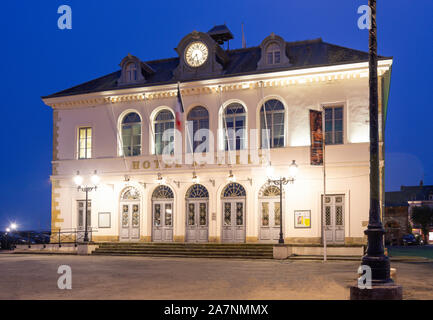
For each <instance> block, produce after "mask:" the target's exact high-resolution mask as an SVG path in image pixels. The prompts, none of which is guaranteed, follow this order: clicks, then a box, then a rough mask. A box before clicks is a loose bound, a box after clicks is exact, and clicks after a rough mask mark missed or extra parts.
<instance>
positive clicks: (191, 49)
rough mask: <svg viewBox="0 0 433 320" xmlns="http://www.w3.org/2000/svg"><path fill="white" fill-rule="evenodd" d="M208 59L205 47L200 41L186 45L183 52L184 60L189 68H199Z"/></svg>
mask: <svg viewBox="0 0 433 320" xmlns="http://www.w3.org/2000/svg"><path fill="white" fill-rule="evenodd" d="M207 57H208V49H207V46H206V45H205V44H204V43H203V42H200V41H196V42H193V43H191V44H189V45H188V47H187V48H186V50H185V60H186V63H187V64H188V65H189V66H190V67H200V66H201V65H203V64H204V63H205V62H206V60H207Z"/></svg>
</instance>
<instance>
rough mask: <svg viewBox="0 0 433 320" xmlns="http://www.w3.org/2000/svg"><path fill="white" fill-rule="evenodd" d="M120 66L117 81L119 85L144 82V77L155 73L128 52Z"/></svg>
mask: <svg viewBox="0 0 433 320" xmlns="http://www.w3.org/2000/svg"><path fill="white" fill-rule="evenodd" d="M120 67H121V68H122V71H121V74H120V78H119V80H118V82H117V83H118V85H119V86H123V85H130V84H135V83H144V82H146V77H150V76H152V75H153V74H154V73H155V70H153V69H152V68H151V67H150V66H149V65H148V64H146V63H145V62H143V61H140V59H138V58H137V57H134V56H132V55H130V54H128V55H127V56H126V57H125V58H123V60H122V61H121V62H120Z"/></svg>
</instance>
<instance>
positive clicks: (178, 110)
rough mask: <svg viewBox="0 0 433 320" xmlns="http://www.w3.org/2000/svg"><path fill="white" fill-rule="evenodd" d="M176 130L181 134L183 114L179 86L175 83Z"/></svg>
mask: <svg viewBox="0 0 433 320" xmlns="http://www.w3.org/2000/svg"><path fill="white" fill-rule="evenodd" d="M175 111H176V129H177V130H179V131H180V132H182V114H183V103H182V96H181V95H180V85H179V82H178V83H177V102H176V108H175Z"/></svg>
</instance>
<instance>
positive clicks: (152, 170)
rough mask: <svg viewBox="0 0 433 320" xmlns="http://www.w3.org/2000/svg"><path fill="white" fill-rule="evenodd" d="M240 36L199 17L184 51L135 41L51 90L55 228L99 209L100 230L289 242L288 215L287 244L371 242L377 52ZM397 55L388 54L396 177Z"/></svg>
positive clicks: (383, 83) (145, 238) (75, 223)
mask: <svg viewBox="0 0 433 320" xmlns="http://www.w3.org/2000/svg"><path fill="white" fill-rule="evenodd" d="M232 38H233V35H232V33H231V32H230V31H229V30H228V28H227V27H226V26H225V25H222V26H216V27H214V28H212V29H211V30H210V31H209V32H197V31H193V32H191V33H190V34H187V35H186V36H185V37H184V38H183V39H181V40H180V42H179V43H178V44H177V47H176V53H177V55H176V56H175V57H173V58H164V59H161V60H155V61H146V60H145V59H143V58H145V57H136V56H134V55H132V54H128V55H126V56H125V57H124V58H123V60H122V61H120V70H118V71H115V72H113V73H110V74H108V75H105V76H103V77H100V78H98V79H94V80H90V81H89V82H86V83H83V84H80V85H77V86H75V87H72V88H70V89H67V90H64V91H61V92H58V93H54V94H51V95H48V96H45V97H43V98H42V99H43V101H44V103H45V104H47V105H48V106H50V107H51V108H52V110H53V160H52V175H51V182H52V209H51V215H52V217H51V225H52V231H53V232H55V231H58V230H63V231H72V230H78V231H80V232H81V231H83V230H84V229H85V224H86V221H87V226H88V230H92V232H91V233H92V234H91V240H92V241H95V242H106V241H107V242H182V243H183V242H200V243H208V242H209V243H233V242H236V243H278V240H279V237H280V226H281V223H282V232H283V238H284V241H285V243H287V244H315V245H320V244H321V243H322V242H323V238H324V237H326V240H327V243H328V244H336V245H353V244H365V243H366V239H365V236H364V230H365V229H366V227H367V224H368V214H369V90H368V53H366V52H362V51H358V50H354V49H350V48H345V47H341V46H338V45H334V44H330V43H327V42H324V41H323V40H322V39H314V40H306V41H287V40H286V39H283V38H282V37H281V36H278V35H276V34H274V33H272V34H270V35H269V36H268V37H266V38H265V39H263V41H262V42H261V43H260V44H259V45H258V46H255V47H249V48H240V49H228V48H227V46H226V43H227V41H229V40H231V39H232ZM166 45H167V46H173V45H175V44H173V43H167V44H166ZM114 63H116V62H114ZM391 66H392V58H388V57H379V63H378V75H379V116H380V119H382V121H380V128H379V130H380V133H379V135H380V141H381V142H380V148H381V162H380V166H381V181H382V191H383V168H384V158H383V146H384V144H383V143H384V141H383V139H384V134H383V133H384V124H385V118H386V105H387V101H388V92H389V83H390V75H391ZM323 141H324V142H325V148H324V150H323V148H322V145H323V144H322V142H323ZM294 169H295V170H294ZM295 173H296V175H295ZM281 177H284V178H286V182H287V181H289V183H287V184H283V185H282V190H280V187H279V185H278V184H275V183H272V181H270V179H271V180H276V179H279V178H281ZM77 183H78V185H80V187H81V188H77ZM85 186H96V189H92V190H91V191H89V192H88V202H87V208H88V209H87V212H88V213H87V216H86V213H85V210H86V209H85V208H86V200H85V199H86V198H85V197H86V194H85V192H83V188H84V187H85ZM281 193H282V194H281ZM324 194H325V197H324V198H323V196H324ZM280 195H281V196H282V202H281V207H280ZM381 201H382V202H381V204H382V207H383V192H382V199H381ZM280 212H282V215H281V214H280ZM78 234H79V237H82V235H80V233H78ZM80 239H81V238H80Z"/></svg>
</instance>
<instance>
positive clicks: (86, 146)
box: [77, 126, 94, 160]
mask: <svg viewBox="0 0 433 320" xmlns="http://www.w3.org/2000/svg"><path fill="white" fill-rule="evenodd" d="M89 129H90V155H89V156H88V155H87V153H88V143H87V141H88V140H89V139H88V135H87V131H88V130H89ZM81 130H86V138H85V148H84V150H85V154H86V155H85V156H84V157H81ZM93 135H94V132H93V127H92V126H81V127H78V128H77V159H78V160H83V159H92V152H93Z"/></svg>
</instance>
